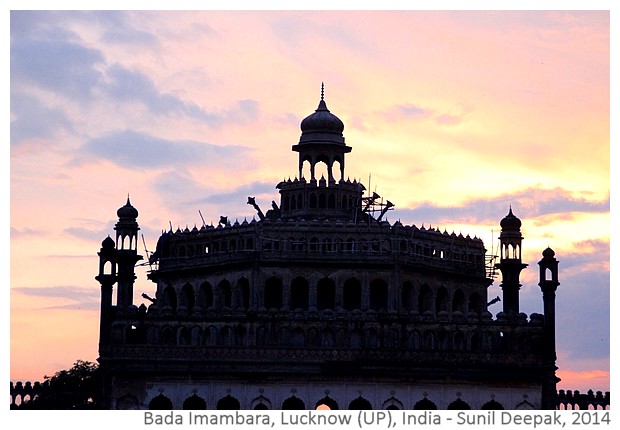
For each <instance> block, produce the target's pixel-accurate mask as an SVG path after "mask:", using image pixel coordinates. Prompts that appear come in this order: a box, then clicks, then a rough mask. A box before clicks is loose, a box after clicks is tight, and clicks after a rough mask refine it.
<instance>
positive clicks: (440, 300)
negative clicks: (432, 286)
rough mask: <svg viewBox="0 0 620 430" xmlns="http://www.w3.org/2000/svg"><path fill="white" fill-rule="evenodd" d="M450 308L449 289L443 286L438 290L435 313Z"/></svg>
mask: <svg viewBox="0 0 620 430" xmlns="http://www.w3.org/2000/svg"><path fill="white" fill-rule="evenodd" d="M447 310H448V290H446V289H445V287H441V288H439V289H438V290H437V296H436V297H435V313H439V312H443V311H447Z"/></svg>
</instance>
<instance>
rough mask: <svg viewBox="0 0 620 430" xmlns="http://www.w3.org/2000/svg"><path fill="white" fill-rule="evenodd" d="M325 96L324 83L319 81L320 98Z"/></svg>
mask: <svg viewBox="0 0 620 430" xmlns="http://www.w3.org/2000/svg"><path fill="white" fill-rule="evenodd" d="M324 96H325V83H323V82H321V100H323V98H324Z"/></svg>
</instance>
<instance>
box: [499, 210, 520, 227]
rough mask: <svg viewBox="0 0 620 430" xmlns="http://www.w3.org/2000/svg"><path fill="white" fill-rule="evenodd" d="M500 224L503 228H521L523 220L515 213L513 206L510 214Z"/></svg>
mask: <svg viewBox="0 0 620 430" xmlns="http://www.w3.org/2000/svg"><path fill="white" fill-rule="evenodd" d="M499 225H500V226H501V227H502V230H519V229H520V228H521V220H520V219H519V218H517V217H516V216H514V215H513V213H512V206H511V207H510V211H509V212H508V215H506V216H505V217H504V218H503V219H502V220H501V221H500V222H499Z"/></svg>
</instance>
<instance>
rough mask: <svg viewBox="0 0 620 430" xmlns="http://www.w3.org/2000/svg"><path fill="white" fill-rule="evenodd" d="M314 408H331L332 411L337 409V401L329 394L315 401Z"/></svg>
mask: <svg viewBox="0 0 620 430" xmlns="http://www.w3.org/2000/svg"><path fill="white" fill-rule="evenodd" d="M315 409H331V410H333V411H336V410H338V409H339V408H338V402H336V401H335V400H334V399H332V398H331V397H329V396H325V397H323V398H322V399H321V400H319V401H318V402H316V406H315Z"/></svg>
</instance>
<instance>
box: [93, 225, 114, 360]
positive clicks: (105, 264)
mask: <svg viewBox="0 0 620 430" xmlns="http://www.w3.org/2000/svg"><path fill="white" fill-rule="evenodd" d="M97 255H99V274H98V275H97V276H96V277H95V279H96V280H97V281H99V283H100V284H101V318H100V319H99V350H100V351H101V349H102V348H103V347H105V346H107V345H109V344H110V321H111V318H112V288H113V286H114V283H115V282H116V249H115V248H114V241H113V240H112V238H110V236H108V237H107V238H105V239H104V240H103V242H101V250H100V251H99V252H98V253H97Z"/></svg>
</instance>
